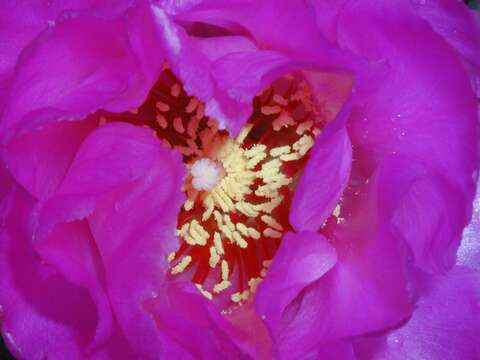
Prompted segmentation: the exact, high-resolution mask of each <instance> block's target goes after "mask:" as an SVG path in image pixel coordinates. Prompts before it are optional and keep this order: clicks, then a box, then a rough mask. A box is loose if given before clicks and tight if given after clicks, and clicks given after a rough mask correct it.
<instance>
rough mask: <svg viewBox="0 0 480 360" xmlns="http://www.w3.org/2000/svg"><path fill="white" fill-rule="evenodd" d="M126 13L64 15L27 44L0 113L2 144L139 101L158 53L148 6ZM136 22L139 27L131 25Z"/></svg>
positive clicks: (159, 58) (152, 78)
mask: <svg viewBox="0 0 480 360" xmlns="http://www.w3.org/2000/svg"><path fill="white" fill-rule="evenodd" d="M128 14H129V16H128V17H125V18H117V19H114V20H104V19H100V18H97V17H92V16H90V15H89V16H86V15H77V16H70V17H66V18H65V19H60V20H58V21H57V22H56V24H55V26H53V27H51V28H49V29H47V30H45V31H43V32H42V34H41V35H40V36H39V37H38V38H37V39H36V40H35V41H34V42H32V43H31V44H30V45H29V46H28V48H27V49H26V50H25V51H24V52H23V54H22V57H21V59H20V60H19V62H18V64H17V68H16V71H15V75H14V78H13V79H12V82H11V86H10V90H9V96H8V100H7V103H6V106H5V111H4V113H3V119H2V124H1V126H2V136H3V140H4V141H6V140H8V139H11V137H12V136H14V135H15V134H18V133H24V132H26V131H29V130H32V129H36V128H38V127H41V126H43V125H45V124H47V123H50V122H55V121H58V119H61V118H62V119H83V118H85V117H86V116H87V115H88V114H90V113H92V112H93V111H95V110H97V109H98V108H100V107H102V108H104V109H106V110H111V111H125V110H128V109H131V108H134V107H135V106H138V105H139V103H141V102H142V101H143V100H144V98H145V96H146V95H147V92H148V91H149V89H150V88H151V86H152V84H153V82H154V81H155V80H156V78H157V76H158V73H159V70H160V67H161V65H162V52H161V49H160V48H159V45H158V46H157V45H155V44H157V43H158V42H157V41H152V40H155V36H156V35H155V32H153V29H152V28H151V27H149V25H148V24H149V23H150V22H151V14H150V11H149V8H146V7H139V8H135V9H132V10H131V11H130V12H129V13H128ZM140 21H141V22H143V24H144V26H142V27H138V26H136V25H137V24H138V22H140ZM150 30H152V31H150ZM148 38H150V40H151V41H147V39H148ZM91 39H95V41H91ZM147 45H148V46H147Z"/></svg>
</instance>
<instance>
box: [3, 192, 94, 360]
mask: <svg viewBox="0 0 480 360" xmlns="http://www.w3.org/2000/svg"><path fill="white" fill-rule="evenodd" d="M5 201H6V202H8V204H6V203H5ZM5 205H7V209H8V210H7V213H6V214H5V213H4V216H6V219H5V220H6V223H5V224H6V226H5V227H4V228H2V231H1V233H0V247H1V251H0V271H1V273H2V276H1V277H0V289H1V290H0V304H1V306H2V312H3V314H2V316H3V319H2V335H3V338H4V339H5V342H6V344H7V346H8V348H9V350H10V351H11V353H12V354H14V355H15V356H17V357H19V358H29V359H44V358H51V359H61V358H65V356H67V357H69V358H71V359H80V358H82V357H83V355H82V354H84V349H86V347H87V346H88V345H89V344H90V343H91V341H92V340H93V338H94V336H95V332H96V325H97V311H96V307H95V304H94V302H93V301H92V298H91V297H90V295H89V293H88V291H87V290H86V289H85V288H83V287H79V286H76V285H73V284H72V283H70V282H69V281H67V280H66V279H65V278H64V277H63V276H62V275H61V274H59V273H58V272H57V271H56V270H55V269H54V268H52V267H51V266H49V265H48V264H46V263H45V262H43V263H42V262H41V260H40V258H39V256H38V255H37V254H36V253H35V252H34V251H33V249H32V247H31V239H32V226H31V216H32V212H33V205H34V201H33V199H32V198H31V197H29V195H28V194H26V193H25V192H24V191H23V190H21V189H19V188H18V187H17V188H15V189H13V191H12V192H11V193H10V194H9V195H8V196H7V197H6V198H5V199H4V202H3V203H2V208H4V206H5ZM60 295H61V296H60ZM72 309H75V311H72Z"/></svg>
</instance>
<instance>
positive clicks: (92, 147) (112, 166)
mask: <svg viewBox="0 0 480 360" xmlns="http://www.w3.org/2000/svg"><path fill="white" fill-rule="evenodd" d="M159 151H160V144H159V143H158V140H157V139H156V138H155V137H154V136H153V135H152V132H151V131H150V130H147V129H144V128H141V127H136V126H133V125H130V124H126V123H112V124H108V125H105V126H103V127H100V128H98V129H96V130H95V131H94V132H92V133H91V134H90V135H89V136H88V137H87V138H86V139H85V141H84V142H83V143H82V145H81V146H80V148H79V150H78V152H77V154H76V157H75V159H74V160H73V162H72V164H71V166H70V169H69V171H68V173H67V174H66V175H65V178H64V179H63V182H62V184H61V185H60V187H59V188H58V190H57V192H56V193H55V195H54V196H53V197H52V198H50V199H48V200H47V201H46V202H45V203H44V204H43V206H42V209H41V214H40V228H39V229H38V232H39V235H41V234H42V233H44V232H46V231H48V230H49V229H51V227H52V226H53V225H54V224H56V223H58V222H62V221H71V220H76V219H81V218H84V217H86V216H88V215H89V214H90V213H91V212H92V211H93V209H94V206H95V201H96V199H97V197H98V196H100V195H102V194H104V193H106V192H109V191H111V190H112V189H113V188H115V187H116V186H120V185H122V184H125V183H128V182H130V181H133V180H135V179H138V178H140V177H141V176H143V175H145V173H146V172H147V171H148V170H149V169H150V168H151V167H152V166H153V164H154V161H155V159H156V157H157V156H158V153H159Z"/></svg>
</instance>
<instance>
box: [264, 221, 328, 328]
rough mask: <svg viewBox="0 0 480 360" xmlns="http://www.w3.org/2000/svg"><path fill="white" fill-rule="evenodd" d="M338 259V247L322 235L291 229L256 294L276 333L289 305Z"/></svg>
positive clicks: (265, 317) (265, 319) (270, 326)
mask: <svg viewBox="0 0 480 360" xmlns="http://www.w3.org/2000/svg"><path fill="white" fill-rule="evenodd" d="M336 261H337V255H336V253H335V249H334V248H333V247H332V246H331V245H330V243H329V242H328V241H327V240H326V239H325V238H324V237H323V236H322V235H320V234H317V233H315V232H309V231H303V232H300V233H298V234H296V233H292V232H289V233H287V234H286V235H285V236H284V237H283V239H282V243H281V245H280V248H279V249H278V251H277V253H276V254H275V258H274V260H273V263H272V264H271V266H270V268H269V270H268V274H267V277H266V278H265V280H264V281H263V282H262V283H261V284H260V285H259V287H258V292H257V294H256V296H255V305H256V309H257V313H258V314H259V315H260V317H261V318H262V319H263V320H264V321H265V322H266V324H267V325H268V327H269V328H270V330H271V331H272V332H273V333H275V332H276V331H277V327H278V325H279V322H280V319H281V317H282V315H283V312H284V310H285V307H286V306H287V305H288V304H289V303H290V302H292V300H293V299H294V298H295V297H297V295H298V294H299V293H300V292H301V291H302V290H303V289H304V288H306V287H307V286H308V285H310V284H311V283H313V282H314V281H316V280H318V279H319V278H320V277H322V276H323V275H324V274H325V273H326V272H328V271H329V270H330V269H331V268H332V266H333V265H335V262H336ZM272 299H275V300H274V301H272Z"/></svg>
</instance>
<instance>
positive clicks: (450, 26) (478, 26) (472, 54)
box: [412, 0, 480, 95]
mask: <svg viewBox="0 0 480 360" xmlns="http://www.w3.org/2000/svg"><path fill="white" fill-rule="evenodd" d="M412 3H413V4H414V6H415V9H416V11H417V12H418V14H419V15H420V16H421V17H422V18H424V19H425V20H426V21H428V23H429V24H430V25H431V26H432V27H433V29H434V30H435V32H437V33H438V34H439V35H440V36H441V37H442V38H443V39H444V40H445V41H447V42H448V43H449V45H450V46H452V47H453V48H454V49H455V50H456V51H457V52H458V53H459V55H460V56H461V57H462V59H463V60H464V62H465V64H466V66H467V68H468V71H469V72H470V73H471V74H472V76H473V85H474V87H475V89H476V92H477V95H480V15H479V14H478V12H475V11H472V10H471V9H469V8H468V7H467V6H465V5H464V4H463V3H461V2H459V1H451V0H439V1H418V0H417V1H412Z"/></svg>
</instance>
